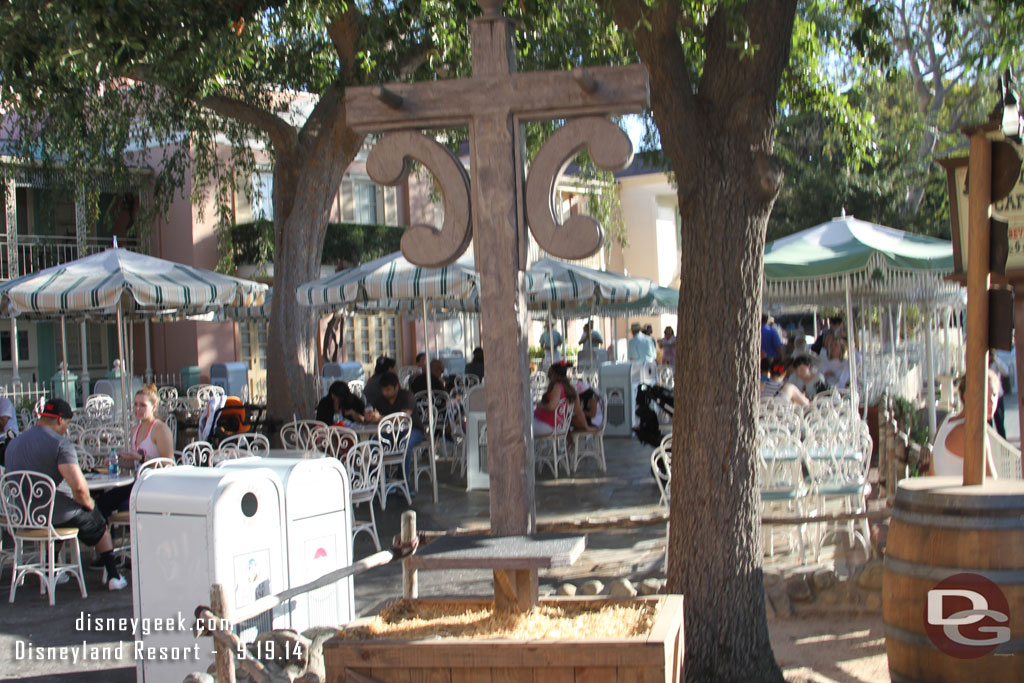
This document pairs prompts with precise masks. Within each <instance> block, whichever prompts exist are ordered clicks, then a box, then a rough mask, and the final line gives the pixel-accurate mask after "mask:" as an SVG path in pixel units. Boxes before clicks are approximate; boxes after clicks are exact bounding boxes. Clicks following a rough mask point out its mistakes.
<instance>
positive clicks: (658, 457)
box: [651, 442, 672, 506]
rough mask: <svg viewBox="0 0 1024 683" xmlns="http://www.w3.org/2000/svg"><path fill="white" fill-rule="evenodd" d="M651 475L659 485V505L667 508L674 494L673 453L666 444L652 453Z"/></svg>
mask: <svg viewBox="0 0 1024 683" xmlns="http://www.w3.org/2000/svg"><path fill="white" fill-rule="evenodd" d="M651 474H653V475H654V483H655V484H657V485H658V493H659V494H660V498H659V499H658V505H665V506H667V505H668V503H669V499H670V497H671V494H672V487H671V484H672V453H671V451H669V450H668V449H667V448H666V447H665V443H664V442H662V444H661V445H660V446H658V447H657V448H655V449H654V451H653V452H652V453H651Z"/></svg>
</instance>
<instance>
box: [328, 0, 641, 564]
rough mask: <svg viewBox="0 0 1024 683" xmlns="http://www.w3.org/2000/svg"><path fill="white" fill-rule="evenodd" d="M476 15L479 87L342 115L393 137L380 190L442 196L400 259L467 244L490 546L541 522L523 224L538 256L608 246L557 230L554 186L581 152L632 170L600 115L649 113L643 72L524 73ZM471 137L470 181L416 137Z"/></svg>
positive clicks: (507, 42) (417, 88)
mask: <svg viewBox="0 0 1024 683" xmlns="http://www.w3.org/2000/svg"><path fill="white" fill-rule="evenodd" d="M479 4H480V5H481V7H483V9H484V14H483V16H482V17H481V18H479V19H474V20H472V21H470V38H471V46H472V65H473V75H472V76H471V77H469V78H461V79H453V80H442V81H432V82H427V83H394V84H390V85H387V86H370V87H360V88H349V89H348V90H347V91H346V93H345V105H346V110H347V121H348V124H349V125H350V126H351V127H352V128H353V129H354V130H356V131H358V132H364V133H378V132H384V133H386V134H385V135H384V136H383V137H382V138H381V140H380V142H378V144H377V145H376V146H375V147H374V149H373V151H372V152H371V153H370V156H369V158H368V159H367V172H368V173H369V175H370V177H371V178H372V179H373V180H374V181H376V182H378V183H381V184H385V185H387V184H392V185H393V184H398V183H399V182H401V181H402V180H404V178H405V177H406V174H407V173H408V169H409V162H410V161H411V160H415V161H418V162H420V163H422V164H423V165H424V166H425V167H427V168H428V169H430V171H431V172H433V174H434V176H435V178H436V181H437V183H438V186H439V187H440V189H441V193H442V194H443V196H444V200H443V201H444V222H443V224H442V226H441V229H440V230H438V229H435V228H433V227H431V226H424V225H414V226H412V227H410V228H409V229H408V230H407V231H406V234H405V235H403V237H402V252H403V253H404V255H405V257H406V258H407V259H409V261H411V262H412V263H415V264H417V265H422V266H427V267H437V266H442V265H445V264H448V263H451V262H452V261H454V260H455V259H456V258H457V257H458V256H459V255H460V254H462V253H463V252H464V251H465V250H466V248H467V247H468V245H469V242H470V239H472V240H473V244H474V250H475V259H476V267H477V270H479V271H480V279H481V282H480V294H481V315H482V319H481V330H482V336H483V348H484V351H485V353H486V358H487V362H486V365H485V371H484V372H485V383H486V386H487V399H486V405H487V438H488V443H489V448H488V456H489V458H488V469H489V472H490V486H491V502H490V517H491V529H492V530H493V533H494V534H495V535H515V534H530V533H533V531H534V529H535V511H534V492H533V488H534V468H533V457H532V451H533V435H532V419H531V407H530V391H529V388H530V387H529V372H528V366H527V362H528V359H527V354H526V345H525V336H524V329H525V327H526V322H527V320H526V302H525V298H524V294H523V289H522V286H521V280H522V274H521V271H522V269H523V268H525V265H526V264H525V261H526V248H527V244H528V240H527V237H526V232H525V226H526V225H527V222H528V223H529V225H530V229H531V230H532V232H533V234H534V237H535V238H536V240H537V242H538V243H539V244H540V246H541V247H542V248H543V249H545V250H546V251H548V252H549V253H551V254H553V255H554V256H559V257H562V258H567V259H579V258H583V257H585V256H588V255H590V254H593V253H594V252H596V251H597V250H598V249H599V248H600V247H601V242H602V239H603V235H602V230H601V228H600V226H599V225H598V224H597V223H596V222H595V221H593V220H592V219H590V218H587V217H582V216H577V217H573V219H571V220H569V221H566V222H565V223H564V224H562V225H559V224H557V222H556V220H555V217H554V213H553V210H552V195H553V189H554V183H555V180H556V179H557V177H558V175H559V174H560V173H561V171H562V170H563V169H564V167H565V166H566V165H567V164H568V163H569V162H570V161H571V160H572V159H573V158H574V157H575V155H576V154H578V153H579V152H580V151H581V150H582V149H584V148H587V149H588V150H589V153H590V155H591V158H592V159H593V160H594V162H595V164H597V165H598V166H599V167H602V168H606V169H608V170H618V169H621V168H625V167H626V166H627V165H628V164H629V162H630V161H631V159H632V145H631V144H630V142H629V138H628V137H627V136H626V135H625V133H623V132H622V130H621V129H619V127H618V126H616V125H615V124H613V123H612V122H611V121H609V120H607V119H606V118H603V117H605V116H607V115H615V114H625V113H632V112H640V111H643V109H644V108H645V107H646V106H647V105H648V103H649V94H648V85H647V71H646V69H645V68H644V67H643V66H641V65H631V66H623V67H599V68H593V69H590V68H588V69H574V70H573V71H540V72H529V73H516V66H515V51H514V49H513V46H512V37H513V36H512V28H511V25H510V22H509V20H508V19H507V18H505V17H504V16H502V14H501V2H500V0H489V1H486V2H485V1H483V0H481V1H480V3H479ZM562 119H567V122H566V124H565V125H564V126H563V127H562V128H560V129H559V131H558V132H557V133H556V134H555V135H554V136H552V138H550V139H549V140H548V141H547V143H546V144H545V146H544V147H543V148H542V149H541V150H540V152H539V154H538V156H537V158H536V159H535V161H534V162H533V164H532V165H531V169H530V175H529V178H527V177H526V176H525V172H524V164H523V135H522V132H521V130H522V125H523V123H525V122H526V121H537V120H562ZM463 127H464V128H467V129H468V131H469V145H470V149H469V152H470V172H469V177H467V175H466V172H465V170H464V169H463V167H462V164H461V163H460V162H459V160H458V159H457V158H456V157H455V156H454V155H453V154H451V153H450V152H449V151H448V150H447V149H445V148H444V147H443V146H442V145H440V144H438V143H437V142H436V141H435V140H434V139H433V138H430V137H428V136H426V135H424V134H423V133H422V132H420V131H422V130H425V129H432V128H434V129H436V128H463ZM534 581H536V571H534Z"/></svg>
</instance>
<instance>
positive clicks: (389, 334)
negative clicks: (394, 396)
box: [344, 315, 398, 374]
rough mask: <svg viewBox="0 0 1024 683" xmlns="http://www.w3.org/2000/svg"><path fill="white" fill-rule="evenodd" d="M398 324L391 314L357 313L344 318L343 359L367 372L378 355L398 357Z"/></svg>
mask: <svg viewBox="0 0 1024 683" xmlns="http://www.w3.org/2000/svg"><path fill="white" fill-rule="evenodd" d="M397 330H398V325H397V324H396V318H395V316H393V315H358V316H355V317H352V318H346V319H345V342H344V346H345V360H347V361H355V362H357V363H361V364H362V365H363V368H364V370H366V372H367V374H369V373H370V372H371V371H372V370H373V365H374V363H375V362H376V360H377V358H378V357H380V356H389V357H390V358H395V359H396V360H397V358H398V333H397Z"/></svg>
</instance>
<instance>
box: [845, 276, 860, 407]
mask: <svg viewBox="0 0 1024 683" xmlns="http://www.w3.org/2000/svg"><path fill="white" fill-rule="evenodd" d="M845 280H846V320H847V330H846V336H847V337H848V339H847V341H848V342H849V349H848V353H849V354H850V356H849V361H850V408H851V409H852V410H851V411H850V419H851V420H856V419H857V342H856V340H855V338H856V336H857V335H856V334H854V333H853V330H852V328H850V327H849V326H850V325H852V324H853V304H852V303H850V276H849V275H847V276H845ZM851 426H852V425H851Z"/></svg>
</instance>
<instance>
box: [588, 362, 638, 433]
mask: <svg viewBox="0 0 1024 683" xmlns="http://www.w3.org/2000/svg"><path fill="white" fill-rule="evenodd" d="M598 377H599V378H600V385H601V391H603V392H604V393H605V395H607V396H608V405H607V406H606V407H605V421H606V426H605V428H604V433H605V434H606V435H607V436H632V435H633V427H634V423H635V421H636V388H637V387H638V386H640V385H641V384H642V383H643V381H644V379H643V378H644V366H643V363H605V364H604V365H602V366H601V367H600V368H599V369H598Z"/></svg>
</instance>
